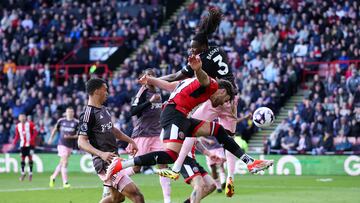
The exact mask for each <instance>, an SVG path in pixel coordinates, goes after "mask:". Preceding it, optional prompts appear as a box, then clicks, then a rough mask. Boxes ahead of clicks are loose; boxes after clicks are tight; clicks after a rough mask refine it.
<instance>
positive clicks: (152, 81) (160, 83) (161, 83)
mask: <svg viewBox="0 0 360 203" xmlns="http://www.w3.org/2000/svg"><path fill="white" fill-rule="evenodd" d="M139 83H140V84H142V85H146V84H149V85H154V86H155V87H158V88H160V89H162V90H166V91H168V92H172V91H173V90H174V89H175V88H176V86H177V85H178V83H179V82H178V81H176V82H168V81H166V80H162V79H160V78H155V77H151V76H149V75H144V76H142V77H141V78H140V79H139Z"/></svg>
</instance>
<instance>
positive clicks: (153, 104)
mask: <svg viewBox="0 0 360 203" xmlns="http://www.w3.org/2000/svg"><path fill="white" fill-rule="evenodd" d="M161 107H162V103H151V109H160V108H161Z"/></svg>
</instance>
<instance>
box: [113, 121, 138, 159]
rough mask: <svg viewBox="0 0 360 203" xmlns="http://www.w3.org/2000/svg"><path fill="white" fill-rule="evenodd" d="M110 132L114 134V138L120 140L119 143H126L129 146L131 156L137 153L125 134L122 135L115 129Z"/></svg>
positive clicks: (133, 144)
mask: <svg viewBox="0 0 360 203" xmlns="http://www.w3.org/2000/svg"><path fill="white" fill-rule="evenodd" d="M112 132H113V133H114V135H115V137H116V138H117V139H118V140H121V141H124V142H127V143H129V144H130V147H129V148H130V153H131V154H132V155H135V154H136V153H137V151H138V150H139V149H138V147H137V145H136V143H135V142H134V140H133V139H131V138H130V137H129V136H127V135H126V134H125V133H123V132H122V131H121V130H119V129H117V128H115V127H113V128H112Z"/></svg>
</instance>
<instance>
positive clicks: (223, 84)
mask: <svg viewBox="0 0 360 203" xmlns="http://www.w3.org/2000/svg"><path fill="white" fill-rule="evenodd" d="M217 83H218V85H219V89H225V90H226V93H227V94H228V95H229V96H230V100H234V97H235V95H236V91H235V89H234V86H233V85H232V84H231V82H229V81H227V80H222V79H218V80H217Z"/></svg>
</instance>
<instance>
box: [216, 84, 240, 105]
mask: <svg viewBox="0 0 360 203" xmlns="http://www.w3.org/2000/svg"><path fill="white" fill-rule="evenodd" d="M217 82H218V85H219V89H218V90H216V92H215V93H214V94H212V95H211V96H210V101H211V105H212V106H213V107H217V106H220V105H223V104H224V103H225V102H228V101H231V100H233V99H234V97H235V95H236V92H235V90H234V87H233V85H232V84H231V83H230V82H229V81H227V80H218V81H217Z"/></svg>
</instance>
